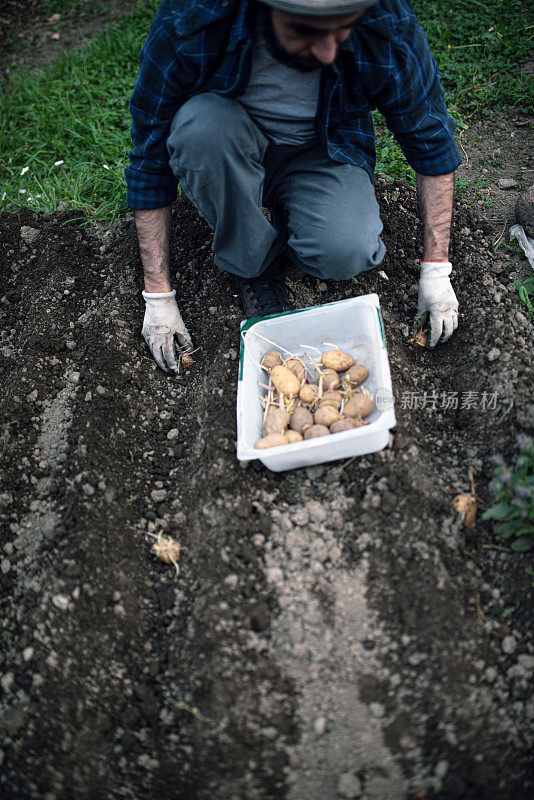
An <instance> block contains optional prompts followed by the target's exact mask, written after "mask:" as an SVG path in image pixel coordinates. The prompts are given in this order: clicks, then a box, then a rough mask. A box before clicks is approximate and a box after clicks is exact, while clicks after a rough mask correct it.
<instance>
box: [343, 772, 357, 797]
mask: <svg viewBox="0 0 534 800" xmlns="http://www.w3.org/2000/svg"><path fill="white" fill-rule="evenodd" d="M337 793H338V797H343V798H345V800H355V798H356V797H360V795H361V793H362V786H361V783H360V781H359V780H358V778H357V777H356V775H353V774H352V772H344V773H343V775H340V776H339V780H338V782H337Z"/></svg>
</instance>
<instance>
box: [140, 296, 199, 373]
mask: <svg viewBox="0 0 534 800" xmlns="http://www.w3.org/2000/svg"><path fill="white" fill-rule="evenodd" d="M143 297H144V299H145V303H146V310H145V318H144V320H143V330H142V331H141V333H142V334H143V338H144V340H145V342H146V343H147V345H148V346H149V347H150V351H151V353H152V355H153V356H154V358H155V359H156V363H157V365H158V366H159V367H161V369H162V370H163V371H164V372H178V371H179V366H178V361H177V358H176V351H175V342H174V337H176V341H177V343H178V349H179V351H180V350H181V351H183V352H189V351H190V350H192V349H193V343H192V341H191V337H190V336H189V333H188V331H187V328H186V327H185V325H184V321H183V319H182V315H181V314H180V312H179V310H178V306H177V304H176V290H175V289H173V290H172V292H157V293H155V292H154V293H152V292H143Z"/></svg>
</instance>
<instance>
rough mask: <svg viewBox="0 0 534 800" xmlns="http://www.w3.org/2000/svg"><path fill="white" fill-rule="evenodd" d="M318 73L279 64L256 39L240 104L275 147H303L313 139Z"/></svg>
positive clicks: (258, 38) (260, 37)
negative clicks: (287, 145)
mask: <svg viewBox="0 0 534 800" xmlns="http://www.w3.org/2000/svg"><path fill="white" fill-rule="evenodd" d="M320 84H321V70H320V69H318V70H315V71H313V72H299V71H298V70H297V69H293V68H292V67H288V66H286V65H285V64H282V63H281V62H280V61H278V60H277V59H276V58H274V56H272V55H271V54H270V52H269V51H268V49H267V47H266V45H265V42H264V40H263V37H262V36H261V35H260V36H256V38H255V42H254V50H253V54H252V69H251V72H250V80H249V82H248V85H247V88H246V89H245V93H244V94H242V95H241V96H240V97H236V100H237V101H238V102H240V103H241V104H242V105H243V107H244V108H245V109H246V111H247V112H248V113H249V114H250V116H251V117H252V119H253V120H254V121H255V122H256V124H257V125H258V126H259V127H260V128H261V130H262V131H263V133H264V134H265V136H267V138H268V139H270V140H271V141H273V142H274V143H275V144H293V145H299V144H305V143H306V142H309V141H311V140H312V139H314V138H315V131H314V120H315V115H316V112H317V104H318V100H319V89H320Z"/></svg>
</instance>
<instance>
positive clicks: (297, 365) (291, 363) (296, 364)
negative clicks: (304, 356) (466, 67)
mask: <svg viewBox="0 0 534 800" xmlns="http://www.w3.org/2000/svg"><path fill="white" fill-rule="evenodd" d="M284 367H285V368H286V369H288V370H290V371H291V372H292V373H293V375H295V377H296V378H298V380H299V383H302V381H303V380H304V378H305V377H306V370H305V368H304V364H303V363H302V361H301V360H300V358H288V359H286V361H284Z"/></svg>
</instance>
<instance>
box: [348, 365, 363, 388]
mask: <svg viewBox="0 0 534 800" xmlns="http://www.w3.org/2000/svg"><path fill="white" fill-rule="evenodd" d="M368 376H369V372H368V370H367V367H364V365H363V364H354V366H353V367H351V368H350V369H349V370H347V372H346V373H345V374H344V375H343V386H344V388H345V389H351V388H352V387H353V386H359V385H360V383H363V382H364V380H365V379H366V378H367V377H368Z"/></svg>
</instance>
